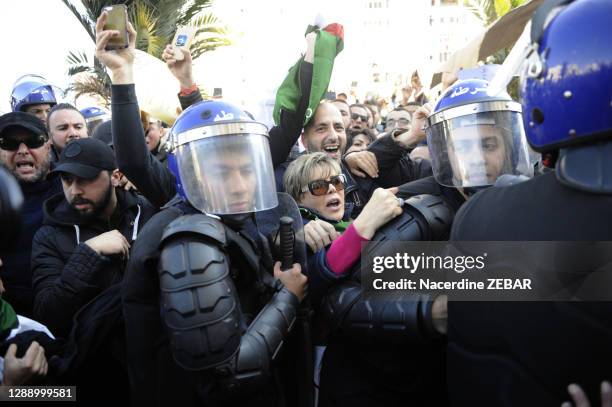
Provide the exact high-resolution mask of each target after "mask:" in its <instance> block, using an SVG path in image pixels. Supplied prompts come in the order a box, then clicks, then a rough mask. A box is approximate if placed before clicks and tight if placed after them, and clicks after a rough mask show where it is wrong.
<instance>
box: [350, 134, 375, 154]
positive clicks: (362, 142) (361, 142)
mask: <svg viewBox="0 0 612 407" xmlns="http://www.w3.org/2000/svg"><path fill="white" fill-rule="evenodd" d="M369 145H370V139H369V138H368V137H366V136H364V135H363V134H358V135H356V136H355V137H353V144H351V146H350V147H349V148H348V149H347V150H346V152H347V153H352V152H354V151H364V150H365V149H367V148H368V146H369Z"/></svg>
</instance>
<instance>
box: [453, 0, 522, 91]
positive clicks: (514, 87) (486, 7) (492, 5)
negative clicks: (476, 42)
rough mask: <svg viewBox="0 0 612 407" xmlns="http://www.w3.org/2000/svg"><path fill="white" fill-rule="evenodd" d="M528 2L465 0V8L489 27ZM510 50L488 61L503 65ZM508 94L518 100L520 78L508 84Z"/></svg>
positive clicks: (500, 52) (505, 49) (491, 57)
mask: <svg viewBox="0 0 612 407" xmlns="http://www.w3.org/2000/svg"><path fill="white" fill-rule="evenodd" d="M527 1H528V0H464V2H463V3H464V6H465V7H466V8H467V9H468V10H470V11H471V12H472V13H473V14H474V15H475V16H476V17H477V18H478V19H479V20H480V21H482V23H483V24H484V26H485V27H489V26H490V25H491V24H493V23H494V22H495V21H497V20H498V19H499V18H500V17H502V16H503V15H504V14H506V13H507V12H509V11H510V10H512V9H515V8H517V7H519V6H522V5H523V4H524V3H527ZM509 52H510V48H503V49H500V50H499V51H497V52H496V53H495V54H493V55H491V56H489V57H488V58H487V60H486V63H488V64H502V63H503V62H504V60H505V59H506V57H507V56H508V53H509ZM508 93H509V94H510V96H511V97H512V98H513V99H514V100H518V78H513V79H512V81H511V82H510V83H509V84H508Z"/></svg>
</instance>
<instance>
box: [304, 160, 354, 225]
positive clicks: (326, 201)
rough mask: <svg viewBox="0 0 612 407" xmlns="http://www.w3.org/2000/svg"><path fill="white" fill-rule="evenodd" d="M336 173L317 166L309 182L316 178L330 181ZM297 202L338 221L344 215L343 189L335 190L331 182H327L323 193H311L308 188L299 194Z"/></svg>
mask: <svg viewBox="0 0 612 407" xmlns="http://www.w3.org/2000/svg"><path fill="white" fill-rule="evenodd" d="M338 175H340V174H338V173H335V172H334V173H332V172H331V171H330V170H329V169H322V168H319V169H317V171H315V172H314V174H313V176H312V177H311V179H310V180H309V183H310V182H312V181H317V180H326V181H330V179H331V177H333V176H338ZM305 187H307V185H305ZM299 204H300V205H302V206H303V207H305V208H308V209H312V210H315V211H317V212H318V213H319V214H320V215H321V216H323V217H325V218H327V219H330V220H335V221H340V220H342V218H343V217H344V189H342V190H337V189H336V188H335V187H334V186H333V185H332V184H329V185H328V189H327V192H326V193H325V195H313V194H312V192H310V190H308V191H306V192H302V194H301V195H300V202H299Z"/></svg>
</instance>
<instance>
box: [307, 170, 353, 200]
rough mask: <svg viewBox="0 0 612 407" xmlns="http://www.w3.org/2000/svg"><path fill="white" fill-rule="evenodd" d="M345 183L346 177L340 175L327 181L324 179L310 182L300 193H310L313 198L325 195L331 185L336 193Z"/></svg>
mask: <svg viewBox="0 0 612 407" xmlns="http://www.w3.org/2000/svg"><path fill="white" fill-rule="evenodd" d="M345 183H346V176H345V175H344V174H340V175H336V176H335V177H331V178H330V179H329V181H328V180H326V179H318V180H315V181H310V182H309V183H308V186H305V187H304V188H302V192H306V191H310V193H311V194H313V195H315V196H322V195H327V191H329V186H330V185H333V186H334V188H336V191H342V190H343V189H344V184H345Z"/></svg>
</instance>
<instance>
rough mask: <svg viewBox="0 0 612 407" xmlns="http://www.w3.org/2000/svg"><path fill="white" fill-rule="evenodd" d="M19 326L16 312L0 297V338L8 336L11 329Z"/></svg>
mask: <svg viewBox="0 0 612 407" xmlns="http://www.w3.org/2000/svg"><path fill="white" fill-rule="evenodd" d="M18 326H19V321H18V320H17V314H15V310H14V309H13V307H11V305H10V304H9V303H8V302H6V301H4V300H3V299H2V298H0V339H4V338H6V337H7V336H8V334H9V332H11V330H12V329H14V328H17V327H18Z"/></svg>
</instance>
